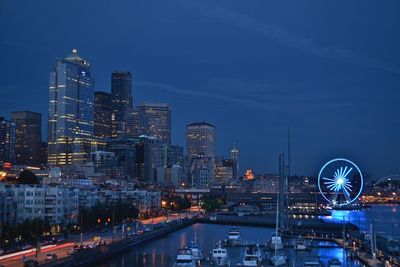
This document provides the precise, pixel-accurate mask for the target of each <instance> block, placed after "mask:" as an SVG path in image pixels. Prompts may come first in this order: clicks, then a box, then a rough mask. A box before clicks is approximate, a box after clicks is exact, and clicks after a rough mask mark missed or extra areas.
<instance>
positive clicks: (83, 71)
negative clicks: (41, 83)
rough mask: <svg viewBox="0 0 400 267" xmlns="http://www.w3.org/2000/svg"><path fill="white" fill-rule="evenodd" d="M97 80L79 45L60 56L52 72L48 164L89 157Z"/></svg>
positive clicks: (73, 161)
mask: <svg viewBox="0 0 400 267" xmlns="http://www.w3.org/2000/svg"><path fill="white" fill-rule="evenodd" d="M93 98H94V80H93V78H92V77H91V72H90V63H89V62H88V61H87V60H85V59H83V58H81V57H80V56H79V55H78V52H77V50H76V49H74V50H73V51H72V54H71V55H70V56H69V57H66V58H64V59H57V61H56V66H55V69H54V71H52V72H51V73H50V86H49V124H48V125H49V130H48V164H49V165H50V166H63V165H71V164H81V163H85V162H86V161H88V160H89V155H90V148H91V143H92V141H93V125H94V122H93V121H94V118H93V114H94V99H93Z"/></svg>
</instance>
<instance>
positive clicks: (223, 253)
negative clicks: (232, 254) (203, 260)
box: [210, 242, 231, 267]
mask: <svg viewBox="0 0 400 267" xmlns="http://www.w3.org/2000/svg"><path fill="white" fill-rule="evenodd" d="M210 265H211V266H225V267H226V266H230V265H231V263H230V260H229V256H228V251H227V250H226V248H223V247H222V244H221V242H218V243H217V244H216V246H215V248H214V249H213V250H212V251H211V252H210Z"/></svg>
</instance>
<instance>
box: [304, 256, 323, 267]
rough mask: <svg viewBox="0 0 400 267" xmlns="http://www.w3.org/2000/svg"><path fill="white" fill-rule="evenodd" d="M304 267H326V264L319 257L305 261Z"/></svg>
mask: <svg viewBox="0 0 400 267" xmlns="http://www.w3.org/2000/svg"><path fill="white" fill-rule="evenodd" d="M303 266H304V267H322V266H324V264H323V263H322V261H321V260H320V259H319V258H318V257H316V258H310V259H307V260H306V261H304V265H303Z"/></svg>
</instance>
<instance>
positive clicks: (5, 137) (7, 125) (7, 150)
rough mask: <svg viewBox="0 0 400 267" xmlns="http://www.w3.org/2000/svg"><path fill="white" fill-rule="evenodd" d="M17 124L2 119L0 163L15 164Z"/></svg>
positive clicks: (0, 121) (0, 120)
mask: <svg viewBox="0 0 400 267" xmlns="http://www.w3.org/2000/svg"><path fill="white" fill-rule="evenodd" d="M14 147H15V123H14V122H12V121H8V120H5V119H4V118H3V117H0V162H9V163H13V162H14V157H15V150H14Z"/></svg>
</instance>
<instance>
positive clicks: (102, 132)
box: [94, 92, 112, 138]
mask: <svg viewBox="0 0 400 267" xmlns="http://www.w3.org/2000/svg"><path fill="white" fill-rule="evenodd" d="M111 114H112V109H111V94H109V93H106V92H95V93H94V135H95V136H96V137H100V138H109V137H111V132H112V131H111Z"/></svg>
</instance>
